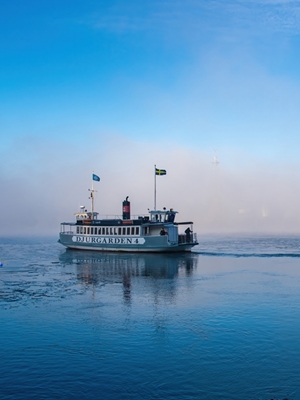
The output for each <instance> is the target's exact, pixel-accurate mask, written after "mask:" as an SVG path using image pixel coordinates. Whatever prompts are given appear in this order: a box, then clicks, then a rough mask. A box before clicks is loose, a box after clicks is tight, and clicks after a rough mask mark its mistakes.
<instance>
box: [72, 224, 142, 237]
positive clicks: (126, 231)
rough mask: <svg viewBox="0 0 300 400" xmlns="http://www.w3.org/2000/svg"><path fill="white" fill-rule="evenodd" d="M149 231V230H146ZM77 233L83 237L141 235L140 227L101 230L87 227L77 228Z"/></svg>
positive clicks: (104, 228) (102, 228)
mask: <svg viewBox="0 0 300 400" xmlns="http://www.w3.org/2000/svg"><path fill="white" fill-rule="evenodd" d="M146 229H147V228H146ZM76 232H77V233H78V234H81V235H118V236H121V235H126V236H128V235H134V236H137V235H139V234H140V227H139V226H127V227H104V226H103V227H101V228H98V227H97V228H96V227H95V228H90V227H85V226H77V229H76ZM145 233H147V232H145Z"/></svg>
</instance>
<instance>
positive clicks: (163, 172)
mask: <svg viewBox="0 0 300 400" xmlns="http://www.w3.org/2000/svg"><path fill="white" fill-rule="evenodd" d="M155 175H167V171H166V170H165V169H158V168H155Z"/></svg>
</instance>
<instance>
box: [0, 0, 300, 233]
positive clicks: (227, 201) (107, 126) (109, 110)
mask: <svg viewBox="0 0 300 400" xmlns="http://www.w3.org/2000/svg"><path fill="white" fill-rule="evenodd" d="M0 30H1V32H0V33H1V34H0V85H1V86H0V87H1V90H0V135H1V146H0V156H1V163H0V185H1V203H0V204H1V211H2V213H3V214H2V217H1V222H0V234H1V235H5V234H19V233H22V234H23V233H29V234H34V233H44V234H48V233H56V232H58V230H59V222H61V221H70V220H72V219H73V213H74V212H76V211H77V209H78V206H79V205H80V204H84V205H86V206H88V204H89V203H88V199H87V198H88V191H87V189H88V188H89V187H90V186H91V173H92V171H93V170H94V171H95V173H96V174H98V175H99V176H100V177H101V181H100V183H95V187H96V188H97V190H98V193H97V199H96V208H97V210H98V211H99V212H100V214H106V213H107V214H120V213H121V202H122V200H123V199H124V198H125V197H126V196H129V197H130V200H131V204H132V212H133V213H136V214H139V213H144V212H146V211H147V208H152V207H153V166H154V164H157V166H158V167H159V168H164V169H166V170H167V175H166V176H163V177H158V178H157V206H158V207H163V206H166V207H167V208H170V207H173V208H175V209H177V210H178V211H179V215H178V218H179V219H187V220H191V219H192V220H194V222H195V231H197V232H199V233H206V232H208V233H209V232H220V233H226V232H276V233H281V232H282V233H286V232H294V233H297V232H299V230H300V210H299V206H298V203H299V199H300V184H299V178H300V159H299V145H300V135H299V132H300V129H299V128H300V112H299V110H298V108H299V104H300V51H299V49H300V1H290V0H264V1H262V0H226V1H225V0H205V1H204V0H203V1H202V0H185V1H182V0H181V1H177V0H161V1H156V0H153V1H147V0H145V1H143V2H141V1H137V0H126V1H124V0H123V1H120V0H115V1H114V0H105V1H101V0H85V1H84V2H83V1H82V0H80V1H79V0H64V1H61V0H59V1H58V0H44V1H40V0H28V1H23V2H22V1H20V0H17V1H16V0H10V1H6V2H4V1H2V2H0ZM214 149H216V154H217V156H218V159H219V161H220V163H219V164H218V165H214V164H213V163H212V161H213V156H214V154H215V150H214Z"/></svg>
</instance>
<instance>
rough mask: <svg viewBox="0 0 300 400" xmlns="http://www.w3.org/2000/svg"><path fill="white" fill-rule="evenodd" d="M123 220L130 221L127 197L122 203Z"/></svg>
mask: <svg viewBox="0 0 300 400" xmlns="http://www.w3.org/2000/svg"><path fill="white" fill-rule="evenodd" d="M123 219H130V201H128V196H127V197H126V199H125V200H124V201H123Z"/></svg>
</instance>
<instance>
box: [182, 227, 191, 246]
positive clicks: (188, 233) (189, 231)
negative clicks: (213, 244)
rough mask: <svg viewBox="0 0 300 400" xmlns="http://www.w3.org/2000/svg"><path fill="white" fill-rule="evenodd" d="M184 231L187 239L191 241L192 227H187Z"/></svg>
mask: <svg viewBox="0 0 300 400" xmlns="http://www.w3.org/2000/svg"><path fill="white" fill-rule="evenodd" d="M184 232H185V233H186V241H187V242H188V243H189V242H190V241H191V234H192V231H191V230H190V228H187V229H186V230H185V231H184Z"/></svg>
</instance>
